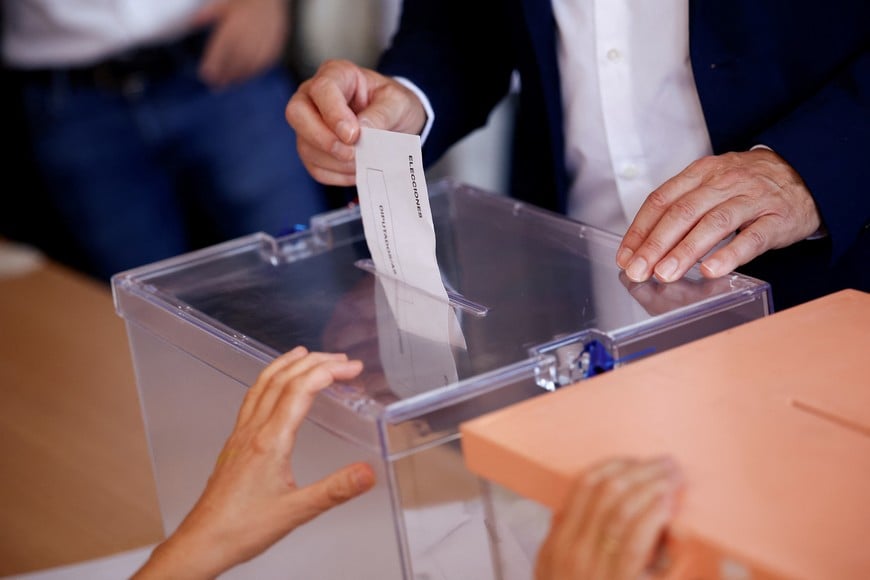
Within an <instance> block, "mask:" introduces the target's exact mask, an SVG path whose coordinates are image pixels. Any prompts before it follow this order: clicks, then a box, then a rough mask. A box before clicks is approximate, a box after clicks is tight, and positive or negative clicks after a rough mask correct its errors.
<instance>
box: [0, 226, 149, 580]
mask: <svg viewBox="0 0 870 580" xmlns="http://www.w3.org/2000/svg"><path fill="white" fill-rule="evenodd" d="M22 256H23V257H24V258H25V260H24V261H25V262H27V259H26V258H27V256H26V255H23V254H22V253H21V252H20V251H18V250H16V248H15V247H14V246H12V245H10V244H9V243H6V242H4V241H3V240H0V576H5V575H10V574H18V573H23V572H28V571H33V570H39V569H44V568H48V567H53V566H58V565H62V564H70V563H73V562H78V561H82V560H88V559H92V558H97V557H102V556H106V555H109V554H114V553H117V552H120V551H123V550H129V549H133V548H136V547H139V546H144V545H148V544H153V543H155V542H157V541H159V540H160V539H162V537H163V531H162V527H161V523H160V515H159V511H158V507H157V495H156V491H155V488H154V482H153V478H152V474H151V463H150V458H149V455H148V446H147V442H146V438H145V431H144V428H143V424H142V417H141V415H140V411H139V401H138V394H137V392H136V385H135V379H134V376H133V369H132V363H131V358H130V351H129V346H128V343H127V336H126V332H125V329H124V322H123V320H122V319H121V318H120V317H119V316H118V315H117V314H116V313H115V309H114V305H113V304H112V297H111V292H110V290H109V288H108V286H107V285H104V284H101V283H99V282H96V281H94V280H92V279H90V278H86V277H84V276H81V275H79V274H77V273H75V272H73V271H70V270H68V269H66V268H64V267H61V266H58V265H56V264H53V263H51V262H50V261H46V260H44V259H43V260H42V263H41V264H37V265H35V266H33V267H20V262H21V261H22ZM10 264H14V267H9V265H10Z"/></svg>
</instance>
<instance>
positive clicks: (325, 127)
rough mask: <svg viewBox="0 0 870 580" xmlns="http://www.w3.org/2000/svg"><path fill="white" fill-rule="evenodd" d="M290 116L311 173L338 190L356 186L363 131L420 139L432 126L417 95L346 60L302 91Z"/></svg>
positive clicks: (327, 66)
mask: <svg viewBox="0 0 870 580" xmlns="http://www.w3.org/2000/svg"><path fill="white" fill-rule="evenodd" d="M285 116H286V118H287V122H288V123H289V124H290V126H291V127H293V129H294V130H295V131H296V148H297V150H298V151H299V156H300V157H301V159H302V163H303V164H304V165H305V167H306V168H307V169H308V172H309V173H310V174H311V176H312V177H314V179H316V180H317V181H319V182H321V183H324V184H327V185H337V186H350V185H354V184H355V183H356V164H355V150H354V144H355V143H356V142H357V140H358V139H359V136H360V126H362V125H364V126H367V127H372V128H375V129H384V130H387V131H396V132H399V133H410V134H412V135H419V134H420V133H421V132H422V130H423V127H424V126H425V124H426V110H425V109H424V107H423V103H422V102H421V101H420V99H419V98H418V97H417V95H416V94H415V93H414V92H413V91H411V90H410V89H409V88H408V87H406V86H405V85H403V84H402V83H400V82H398V81H396V80H395V79H392V78H390V77H386V76H384V75H382V74H379V73H377V72H376V71H374V70H371V69H368V68H363V67H360V66H357V65H355V64H354V63H352V62H350V61H346V60H328V61H326V62H324V63H323V64H322V65H321V66H320V68H319V69H318V70H317V73H316V74H315V75H314V76H313V77H311V78H310V79H308V80H306V81H305V82H303V83H302V84H301V85H300V86H299V89H298V90H297V91H296V93H295V94H294V95H293V97H292V98H291V99H290V101H289V102H288V103H287V108H286V110H285Z"/></svg>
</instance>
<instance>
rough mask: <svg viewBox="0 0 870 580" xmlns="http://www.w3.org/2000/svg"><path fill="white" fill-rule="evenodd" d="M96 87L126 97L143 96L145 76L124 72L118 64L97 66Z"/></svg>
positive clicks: (134, 72)
mask: <svg viewBox="0 0 870 580" xmlns="http://www.w3.org/2000/svg"><path fill="white" fill-rule="evenodd" d="M93 79H94V85H95V86H96V87H97V88H101V89H104V90H108V91H112V92H119V93H121V94H123V95H125V96H135V95H139V94H142V91H143V90H144V89H145V80H146V79H145V75H144V74H143V73H141V72H138V71H135V70H130V69H128V70H124V67H120V66H117V65H116V63H111V62H109V63H103V64H100V65H97V66H96V67H95V68H94V71H93Z"/></svg>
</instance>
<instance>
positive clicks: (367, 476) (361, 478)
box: [352, 465, 375, 491]
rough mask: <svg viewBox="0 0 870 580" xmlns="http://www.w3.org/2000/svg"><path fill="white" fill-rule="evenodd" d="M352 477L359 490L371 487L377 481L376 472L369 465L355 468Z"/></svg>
mask: <svg viewBox="0 0 870 580" xmlns="http://www.w3.org/2000/svg"><path fill="white" fill-rule="evenodd" d="M352 477H353V484H354V485H355V486H356V489H357V490H358V491H365V490H367V489H369V488H370V487H371V486H372V485H373V484H374V482H375V477H374V473H373V472H372V470H371V468H370V467H368V466H367V465H360V466H358V467H357V468H356V469H354V470H353V475H352Z"/></svg>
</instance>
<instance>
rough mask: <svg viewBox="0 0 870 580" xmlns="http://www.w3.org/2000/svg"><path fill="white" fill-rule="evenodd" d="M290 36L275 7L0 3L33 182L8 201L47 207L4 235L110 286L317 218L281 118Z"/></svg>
mask: <svg viewBox="0 0 870 580" xmlns="http://www.w3.org/2000/svg"><path fill="white" fill-rule="evenodd" d="M289 30H290V3H289V2H288V0H173V1H169V0H155V1H150V2H137V1H134V0H112V1H99V2H97V1H94V0H67V1H64V2H56V1H51V0H5V1H4V3H3V58H4V67H5V69H6V70H5V75H6V77H7V78H8V79H9V80H10V81H11V84H12V85H13V86H14V87H15V89H16V95H15V98H16V99H17V103H16V104H17V105H19V106H20V110H21V111H22V113H23V120H22V121H21V124H22V125H23V126H22V130H23V133H24V135H23V137H24V140H25V141H26V144H27V147H28V148H29V151H25V152H20V153H19V154H21V155H23V156H26V157H27V158H28V159H32V162H33V166H34V168H33V169H34V172H35V174H36V175H37V176H38V179H39V181H38V182H37V183H29V184H25V185H23V186H21V187H22V189H21V190H20V191H18V192H16V193H14V194H13V195H14V196H21V197H24V196H29V195H33V194H34V191H33V190H34V189H37V190H39V191H38V195H41V196H43V198H44V202H45V203H44V204H36V203H29V204H27V203H24V205H25V206H28V205H29V208H28V209H29V210H30V212H31V213H30V214H29V215H18V216H17V218H13V217H12V216H10V215H9V214H7V218H4V220H3V221H4V222H11V221H12V220H13V219H14V220H15V222H16V228H14V229H17V231H15V232H13V233H12V235H11V237H19V236H16V234H21V235H22V236H23V237H24V238H25V239H24V240H23V241H27V242H29V243H32V244H33V245H36V246H37V247H42V246H46V247H50V246H51V245H52V244H54V246H55V247H56V246H58V245H59V246H65V249H66V250H67V252H68V253H69V254H70V255H72V254H74V255H76V257H77V258H76V260H75V262H76V263H75V265H76V267H79V268H80V269H82V270H84V271H85V272H87V273H89V274H91V275H93V276H95V277H97V278H100V279H103V280H105V281H108V279H109V277H110V276H111V275H112V274H114V273H116V272H119V271H122V270H125V269H128V268H132V267H136V266H139V265H143V264H146V263H150V262H153V261H156V260H159V259H163V258H167V257H171V256H174V255H178V254H181V253H184V252H187V251H190V250H192V249H196V248H198V247H203V246H206V245H210V244H214V243H217V242H220V241H223V240H226V239H230V238H234V237H238V236H242V235H246V234H250V233H254V232H257V231H263V232H266V233H268V234H272V235H280V234H282V233H286V232H289V231H292V230H293V229H294V228H295V227H296V226H297V225H298V224H303V225H305V224H307V222H308V219H309V218H310V217H311V216H312V215H314V214H317V213H320V212H322V211H325V210H327V209H329V203H328V200H327V193H326V191H325V189H324V188H323V187H322V186H321V185H320V184H318V183H316V182H315V181H314V180H313V179H311V177H310V176H309V175H308V173H307V172H306V171H305V168H304V167H303V166H302V164H301V162H300V160H299V158H298V156H297V154H296V150H295V136H294V135H293V134H292V133H291V134H288V132H287V128H286V125H285V124H284V121H283V116H282V115H283V110H284V106H285V105H286V103H287V100H288V99H289V98H290V95H292V93H293V91H294V90H295V88H296V79H295V78H294V77H293V76H292V74H291V71H290V69H289V68H288V67H287V66H286V63H285V62H284V57H285V54H286V53H285V50H286V48H287V46H288V44H287V43H288V37H289ZM50 218H54V224H53V227H50V228H46V227H44V225H43V224H45V223H46V222H47V220H49V219H50ZM22 223H24V224H26V228H25V227H22V226H21V224H22ZM3 225H4V229H5V226H6V225H7V224H6V223H4V224H3ZM58 225H59V226H61V227H62V233H58V231H57V230H56V228H55V227H54V226H58ZM25 229H26V231H22V230H25ZM4 233H6V232H4ZM7 235H8V234H7ZM59 236H60V237H59ZM58 237H59V238H58Z"/></svg>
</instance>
